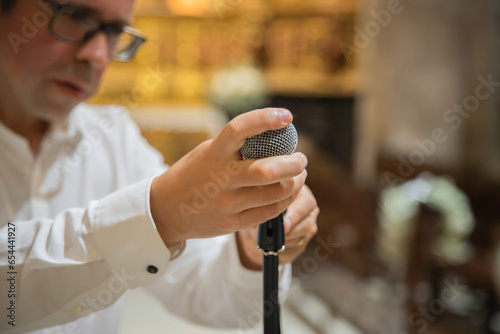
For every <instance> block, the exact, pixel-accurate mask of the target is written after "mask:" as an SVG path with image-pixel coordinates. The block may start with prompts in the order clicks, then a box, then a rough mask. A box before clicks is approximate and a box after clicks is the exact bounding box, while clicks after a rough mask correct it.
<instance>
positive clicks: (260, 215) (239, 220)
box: [234, 194, 297, 228]
mask: <svg viewBox="0 0 500 334" xmlns="http://www.w3.org/2000/svg"><path fill="white" fill-rule="evenodd" d="M296 198H297V194H294V195H292V196H290V197H288V198H286V199H284V200H282V201H280V202H276V203H273V204H268V205H265V206H261V207H258V208H251V209H248V210H245V211H242V212H240V213H238V214H237V215H236V216H235V217H234V220H235V221H234V222H235V224H237V225H238V226H240V227H241V228H248V227H250V226H255V225H258V224H262V223H264V222H266V221H268V220H269V219H273V218H276V217H277V216H278V215H279V214H280V213H282V212H283V211H285V210H286V208H287V207H288V206H290V204H291V203H292V202H293V201H294V200H295V199H296Z"/></svg>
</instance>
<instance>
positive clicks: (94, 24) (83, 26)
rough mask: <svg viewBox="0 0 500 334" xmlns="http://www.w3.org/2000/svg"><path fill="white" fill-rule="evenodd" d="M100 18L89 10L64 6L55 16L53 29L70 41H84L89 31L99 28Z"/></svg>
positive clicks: (59, 35) (60, 36)
mask: <svg viewBox="0 0 500 334" xmlns="http://www.w3.org/2000/svg"><path fill="white" fill-rule="evenodd" d="M99 25H100V22H99V20H97V18H96V17H94V16H93V15H91V14H90V13H89V12H88V11H85V10H81V9H76V8H71V7H62V8H61V9H60V10H59V12H58V13H57V15H56V16H55V17H54V21H53V23H52V29H53V31H54V33H55V34H57V35H58V37H59V38H62V39H64V40H66V41H69V42H74V43H79V42H83V41H84V40H85V38H86V35H87V34H88V32H90V31H93V30H95V29H97V28H98V27H99Z"/></svg>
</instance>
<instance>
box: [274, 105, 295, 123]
mask: <svg viewBox="0 0 500 334" xmlns="http://www.w3.org/2000/svg"><path fill="white" fill-rule="evenodd" d="M275 112H276V114H277V116H278V117H279V119H280V120H281V121H282V122H283V123H285V124H288V123H290V117H291V116H292V114H291V113H290V111H288V110H286V109H275Z"/></svg>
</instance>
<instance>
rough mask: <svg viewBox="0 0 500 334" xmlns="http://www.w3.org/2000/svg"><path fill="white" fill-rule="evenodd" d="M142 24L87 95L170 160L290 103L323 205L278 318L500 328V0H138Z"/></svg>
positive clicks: (341, 326) (346, 329)
mask: <svg viewBox="0 0 500 334" xmlns="http://www.w3.org/2000/svg"><path fill="white" fill-rule="evenodd" d="M134 25H135V26H136V27H137V28H139V29H140V30H142V31H143V32H144V33H145V34H146V35H147V38H148V42H147V44H145V45H144V46H143V48H142V49H141V50H140V51H139V52H138V54H137V56H136V58H135V59H134V60H133V61H132V62H129V63H113V64H112V66H111V68H110V70H109V71H108V72H107V76H106V78H105V80H104V85H103V87H102V89H101V90H100V92H99V94H98V95H97V96H96V97H95V98H94V99H93V100H92V103H104V104H110V103H113V104H121V105H124V106H125V107H127V108H129V109H130V112H131V114H132V115H133V117H134V118H135V119H136V121H137V122H138V124H139V126H140V127H141V129H142V131H143V134H144V136H145V137H146V138H147V139H148V140H149V141H150V143H151V144H152V145H154V146H155V147H156V148H158V149H159V150H160V152H162V154H163V155H164V156H165V160H166V161H167V162H168V163H170V164H173V163H174V162H175V161H176V160H177V159H179V158H180V157H181V156H182V155H184V154H185V153H187V152H188V151H189V150H191V149H192V148H194V147H195V146H196V145H197V144H199V143H200V142H201V141H203V140H206V139H208V138H210V137H213V136H214V135H216V134H217V133H218V131H219V130H220V129H221V128H222V127H223V126H224V124H226V122H227V121H228V120H229V119H231V118H232V117H234V116H236V115H238V114H239V113H241V112H244V111H248V110H252V109H255V108H260V107H265V106H276V107H285V108H288V109H289V110H291V111H292V113H293V114H294V124H295V126H296V127H297V129H298V131H299V150H300V151H302V152H304V153H305V154H306V155H308V157H309V166H308V171H309V177H308V184H309V186H310V187H311V189H312V190H313V192H314V193H315V195H316V197H317V199H318V202H319V206H320V209H321V214H320V216H319V221H318V224H319V231H318V234H317V236H316V237H315V238H314V239H313V240H312V241H311V243H310V245H309V246H308V249H307V251H306V253H305V254H304V255H303V256H302V257H301V258H299V259H298V260H297V261H296V262H295V263H294V265H293V272H294V281H293V282H294V284H293V286H292V291H291V292H290V296H289V298H288V300H287V302H286V305H285V307H284V311H283V313H284V318H283V323H284V324H283V327H284V328H285V330H284V333H320V334H322V333H366V334H377V333H383V334H387V333H390V334H392V333H395V334H405V333H406V334H409V333H412V334H413V333H472V334H474V333H500V312H499V311H500V304H499V294H498V293H499V291H500V131H499V129H500V99H499V98H500V94H499V92H498V91H499V88H500V1H498V0H474V1H470V0H440V1H435V0H418V1H412V0H309V1H298V0H138V2H137V6H136V16H135V23H134ZM127 298H129V300H130V301H131V302H130V305H131V306H130V307H132V308H130V310H129V312H131V313H130V314H136V313H135V312H139V311H138V309H139V310H145V309H146V308H145V307H143V306H144V305H152V304H151V301H150V300H149V299H147V298H146V297H145V296H142V295H140V294H139V293H138V292H137V291H134V292H132V293H131V294H129V295H128V296H127ZM145 298H146V299H145ZM141 303H143V304H141ZM133 305H135V306H136V308H135V309H134V308H133ZM137 305H141V306H140V307H137ZM147 310H148V313H147V314H149V316H151V314H155V313H154V312H160V313H161V312H162V311H158V310H156V311H150V310H149V309H147ZM147 314H145V315H144V316H145V317H147V316H148V315H147ZM132 318H134V317H125V319H124V324H123V326H122V327H123V333H133V332H137V331H135V329H137V327H134V326H136V325H137V324H134V323H131V322H130V321H131V320H130V319H132ZM152 318H154V320H151V321H145V322H143V321H141V327H140V328H141V329H140V330H141V332H144V327H143V326H144V323H149V324H151V323H154V322H155V321H156V322H158V321H160V323H158V324H157V325H158V327H157V330H154V329H148V330H146V332H148V333H155V332H158V333H159V332H164V331H165V330H166V328H169V332H175V333H215V331H213V330H212V331H209V330H206V331H205V330H204V329H201V328H198V327H189V325H188V324H185V323H182V322H179V323H178V325H174V322H175V321H176V320H174V319H173V318H172V317H170V316H169V315H167V314H164V313H161V316H160V315H158V316H155V317H152ZM148 319H149V318H148ZM175 326H179V327H175ZM183 326H184V327H183ZM160 328H161V329H160ZM173 328H178V329H176V330H173ZM137 330H139V329H137ZM233 332H234V331H233ZM233 332H232V333H233ZM240 332H241V331H239V332H238V333H240ZM257 332H258V331H257Z"/></svg>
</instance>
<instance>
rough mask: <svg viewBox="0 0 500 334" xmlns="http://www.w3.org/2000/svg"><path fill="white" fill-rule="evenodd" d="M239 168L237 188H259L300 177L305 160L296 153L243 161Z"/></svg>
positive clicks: (303, 156) (305, 163)
mask: <svg viewBox="0 0 500 334" xmlns="http://www.w3.org/2000/svg"><path fill="white" fill-rule="evenodd" d="M241 167H242V169H241V170H242V171H243V172H242V173H239V174H237V175H236V177H237V179H236V182H237V184H238V186H241V187H246V186H260V185H267V184H274V183H277V182H280V181H283V180H287V179H290V178H293V177H295V176H297V175H300V174H301V173H303V172H304V170H305V168H306V167H307V158H306V156H305V155H304V154H302V153H300V152H297V153H294V154H292V155H285V156H278V157H269V158H264V159H257V160H245V161H242V164H241Z"/></svg>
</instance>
